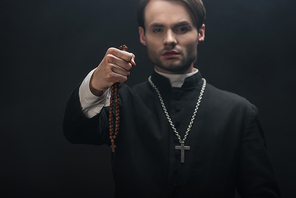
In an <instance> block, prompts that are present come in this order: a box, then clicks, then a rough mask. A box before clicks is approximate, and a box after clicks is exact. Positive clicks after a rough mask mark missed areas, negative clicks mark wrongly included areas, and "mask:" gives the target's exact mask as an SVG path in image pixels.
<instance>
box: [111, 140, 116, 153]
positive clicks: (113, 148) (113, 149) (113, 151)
mask: <svg viewBox="0 0 296 198" xmlns="http://www.w3.org/2000/svg"><path fill="white" fill-rule="evenodd" d="M115 148H116V145H115V144H114V142H112V144H111V149H112V153H115Z"/></svg>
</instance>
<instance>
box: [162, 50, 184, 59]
mask: <svg viewBox="0 0 296 198" xmlns="http://www.w3.org/2000/svg"><path fill="white" fill-rule="evenodd" d="M179 56H180V53H178V52H177V51H175V50H167V51H164V52H163V53H162V57H164V58H166V59H172V58H177V57H179Z"/></svg>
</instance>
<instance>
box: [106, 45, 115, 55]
mask: <svg viewBox="0 0 296 198" xmlns="http://www.w3.org/2000/svg"><path fill="white" fill-rule="evenodd" d="M115 51H116V49H115V48H114V47H110V48H109V49H108V50H107V54H113V53H114V52H115Z"/></svg>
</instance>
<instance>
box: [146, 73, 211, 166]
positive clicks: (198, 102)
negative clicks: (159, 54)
mask: <svg viewBox="0 0 296 198" xmlns="http://www.w3.org/2000/svg"><path fill="white" fill-rule="evenodd" d="M202 80H203V85H202V88H201V90H200V94H199V97H198V100H197V103H196V106H195V109H194V112H193V115H192V118H191V120H190V123H189V125H188V128H187V130H186V133H185V135H184V138H183V139H181V136H180V134H179V132H178V131H177V130H176V128H175V125H174V124H173V122H172V119H171V117H170V115H169V113H168V111H167V109H166V107H165V105H164V102H163V99H162V97H161V94H160V92H159V90H158V88H157V87H156V86H155V84H154V83H153V82H152V80H151V76H149V78H148V81H149V83H150V84H151V86H152V87H153V88H154V89H155V91H156V93H157V96H158V98H159V101H160V104H161V106H162V109H163V111H164V114H165V115H166V117H167V120H168V122H169V124H170V125H171V127H172V129H173V131H174V133H175V134H176V136H177V138H178V140H179V143H180V144H181V146H175V149H178V150H181V163H184V162H185V156H184V150H190V146H184V142H185V140H186V139H187V136H188V134H189V132H190V130H191V128H192V125H193V122H194V119H195V117H196V113H197V111H198V108H199V105H200V103H201V100H202V96H203V94H204V91H205V88H206V80H205V79H204V78H203V79H202Z"/></svg>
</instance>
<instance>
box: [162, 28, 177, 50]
mask: <svg viewBox="0 0 296 198" xmlns="http://www.w3.org/2000/svg"><path fill="white" fill-rule="evenodd" d="M176 44H177V40H176V37H175V34H174V32H173V31H172V30H168V31H167V32H166V34H165V37H164V39H163V45H164V46H165V47H174V46H175V45H176Z"/></svg>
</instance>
